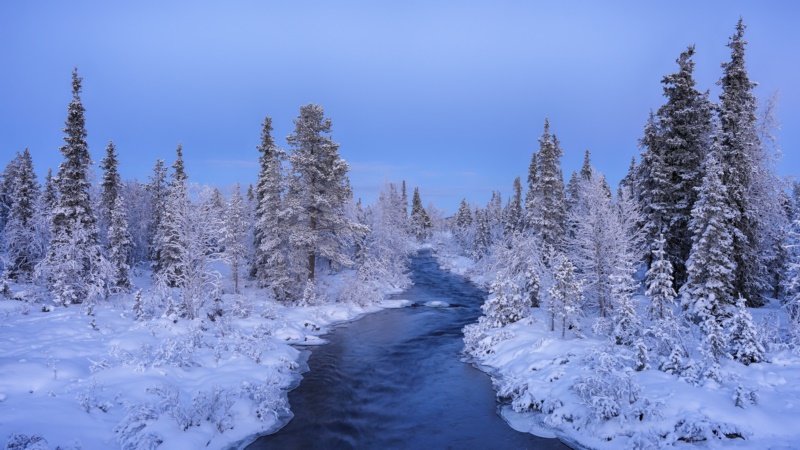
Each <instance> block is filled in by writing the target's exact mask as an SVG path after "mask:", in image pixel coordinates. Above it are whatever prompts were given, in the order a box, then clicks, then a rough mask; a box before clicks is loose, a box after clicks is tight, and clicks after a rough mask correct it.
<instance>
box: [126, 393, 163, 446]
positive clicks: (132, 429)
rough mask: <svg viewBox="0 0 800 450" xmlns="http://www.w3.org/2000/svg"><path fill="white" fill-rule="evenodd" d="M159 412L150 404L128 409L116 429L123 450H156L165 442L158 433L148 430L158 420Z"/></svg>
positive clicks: (139, 404) (138, 404) (137, 405)
mask: <svg viewBox="0 0 800 450" xmlns="http://www.w3.org/2000/svg"><path fill="white" fill-rule="evenodd" d="M158 416H159V412H158V410H156V408H155V407H154V405H152V404H150V403H146V402H145V403H137V404H135V405H133V406H131V407H129V408H128V411H127V413H126V414H125V417H123V418H122V420H121V421H120V422H119V423H118V424H117V426H115V427H114V433H116V434H117V442H118V443H119V444H120V446H121V448H122V449H123V450H155V449H156V447H158V446H159V445H161V443H162V442H164V439H163V438H162V437H161V436H160V435H158V434H157V433H153V432H151V431H149V430H147V426H148V425H149V424H150V423H153V422H155V421H156V420H158Z"/></svg>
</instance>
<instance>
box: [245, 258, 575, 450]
mask: <svg viewBox="0 0 800 450" xmlns="http://www.w3.org/2000/svg"><path fill="white" fill-rule="evenodd" d="M411 270H412V272H413V276H412V279H413V281H414V286H412V287H411V288H410V289H408V290H407V291H406V292H404V293H403V294H402V295H399V296H397V298H403V299H408V300H410V301H412V302H413V303H414V306H413V307H407V308H401V309H388V310H384V311H381V312H378V313H375V314H370V315H367V316H365V317H364V318H362V319H359V320H357V321H355V322H351V323H347V324H344V325H341V326H338V327H336V329H335V330H334V331H333V332H332V333H331V334H329V335H327V336H326V338H327V339H329V340H330V343H329V344H326V345H322V346H319V347H314V348H313V349H312V352H311V356H310V358H309V360H308V365H309V367H310V369H311V370H310V372H308V373H306V374H304V375H303V380H302V382H301V383H300V386H299V387H298V388H297V389H295V390H294V391H292V392H290V393H289V402H290V404H291V408H292V412H293V413H294V418H293V419H292V420H291V421H290V422H289V423H288V424H287V425H286V426H285V427H284V428H282V429H281V430H280V431H278V432H277V433H275V434H273V435H269V436H264V437H262V438H261V439H259V440H257V441H256V442H254V443H253V444H251V445H250V446H249V447H247V448H248V449H249V450H255V449H267V448H270V449H276V448H278V449H295V448H297V449H309V448H324V449H333V448H381V449H386V448H404V449H405V448H414V449H422V448H426V449H445V448H453V449H464V448H480V449H488V448H498V449H499V448H502V449H524V448H527V449H554V448H566V447H564V446H563V445H562V444H561V443H560V442H559V441H558V440H555V439H543V438H539V437H536V436H533V435H531V434H527V433H519V432H517V431H514V430H513V429H512V428H511V427H509V426H508V425H507V424H506V423H505V422H504V421H503V419H502V418H500V416H499V415H498V414H497V410H498V404H497V402H496V400H495V392H494V390H493V389H492V384H491V381H490V380H489V377H488V376H487V375H486V374H484V373H482V372H480V371H479V370H477V369H475V368H474V367H472V366H471V365H470V364H467V363H463V362H461V360H460V357H461V356H460V352H461V350H462V347H463V344H462V341H461V338H462V334H461V329H462V328H463V327H464V325H466V324H469V323H472V322H475V321H476V320H477V318H478V316H479V315H480V304H481V301H482V298H483V296H484V295H485V293H484V292H483V291H481V290H480V289H478V288H477V287H475V286H474V285H472V284H471V283H469V282H467V281H466V280H464V279H463V278H461V277H459V276H456V275H452V274H450V273H447V272H444V271H442V270H440V269H439V267H438V265H437V263H436V260H435V259H434V258H433V257H432V256H431V254H430V252H429V251H423V252H421V253H420V254H419V256H417V257H415V258H414V259H413V260H412V263H411ZM432 301H442V302H446V303H448V304H449V305H450V307H430V306H425V305H426V304H427V303H428V302H432Z"/></svg>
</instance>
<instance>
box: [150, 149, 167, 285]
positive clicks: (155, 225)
mask: <svg viewBox="0 0 800 450" xmlns="http://www.w3.org/2000/svg"><path fill="white" fill-rule="evenodd" d="M148 178H149V179H150V181H149V182H148V183H147V192H148V194H149V195H150V222H149V223H148V224H147V236H148V241H147V244H148V255H149V257H150V259H151V260H152V266H153V271H154V272H155V273H158V272H160V271H161V270H162V268H163V267H162V264H161V255H160V245H159V242H158V236H159V230H161V222H162V221H163V217H164V214H165V210H166V207H167V195H168V193H169V185H168V183H167V168H166V167H164V160H162V159H157V160H156V164H155V166H154V167H153V174H152V175H150V176H149V177H148Z"/></svg>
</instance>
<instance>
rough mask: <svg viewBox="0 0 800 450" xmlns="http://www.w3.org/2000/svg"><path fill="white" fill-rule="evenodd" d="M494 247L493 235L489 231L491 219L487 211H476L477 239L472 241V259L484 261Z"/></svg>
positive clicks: (477, 209) (478, 209)
mask: <svg viewBox="0 0 800 450" xmlns="http://www.w3.org/2000/svg"><path fill="white" fill-rule="evenodd" d="M491 245H492V235H491V230H490V229H489V218H488V217H486V211H485V210H483V209H480V208H476V209H475V237H474V240H473V241H472V255H471V256H472V257H473V258H474V259H475V260H476V261H477V260H481V259H483V257H484V256H486V255H487V254H488V253H489V248H490V247H491Z"/></svg>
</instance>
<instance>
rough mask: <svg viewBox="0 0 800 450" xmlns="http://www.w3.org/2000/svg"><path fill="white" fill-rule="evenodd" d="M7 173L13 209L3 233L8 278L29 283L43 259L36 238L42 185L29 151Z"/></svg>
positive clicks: (10, 164) (16, 159) (17, 157)
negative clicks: (37, 208) (40, 187)
mask: <svg viewBox="0 0 800 450" xmlns="http://www.w3.org/2000/svg"><path fill="white" fill-rule="evenodd" d="M9 166H13V167H14V170H13V171H7V172H8V173H7V175H6V177H7V178H6V180H7V181H8V182H9V188H10V191H9V199H8V201H9V202H10V205H9V206H10V209H9V212H8V217H7V223H6V226H5V229H4V230H3V234H4V241H5V250H6V259H7V262H8V263H7V266H6V271H7V276H8V278H10V279H13V280H20V281H23V280H28V279H30V278H31V277H32V275H33V271H34V269H35V266H36V263H38V262H39V260H40V259H41V257H42V256H43V255H42V253H41V250H42V247H41V246H40V245H37V239H36V206H37V202H38V199H39V183H38V182H37V181H36V174H35V173H34V171H33V160H32V159H31V154H30V152H28V149H25V151H24V152H22V153H17V156H16V158H14V161H13V162H12V163H9Z"/></svg>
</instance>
